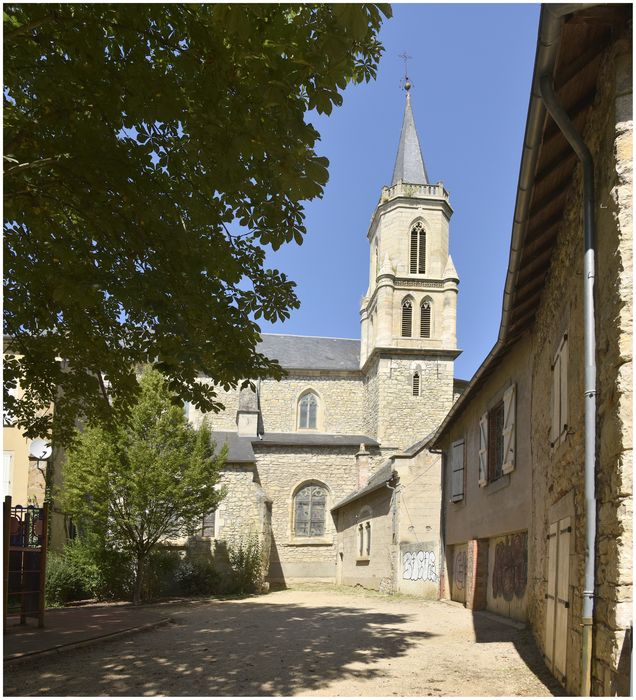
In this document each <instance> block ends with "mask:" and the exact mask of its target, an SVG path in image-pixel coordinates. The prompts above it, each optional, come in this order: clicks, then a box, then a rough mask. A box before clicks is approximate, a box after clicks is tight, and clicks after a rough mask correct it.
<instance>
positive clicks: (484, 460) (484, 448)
mask: <svg viewBox="0 0 636 700" xmlns="http://www.w3.org/2000/svg"><path fill="white" fill-rule="evenodd" d="M487 483H488V414H487V413H484V415H483V416H482V417H481V418H480V419H479V485H480V486H486V484H487Z"/></svg>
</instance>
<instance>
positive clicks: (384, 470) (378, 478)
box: [331, 459, 395, 512]
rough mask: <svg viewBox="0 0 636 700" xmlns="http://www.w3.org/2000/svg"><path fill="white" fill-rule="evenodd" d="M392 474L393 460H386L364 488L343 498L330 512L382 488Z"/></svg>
mask: <svg viewBox="0 0 636 700" xmlns="http://www.w3.org/2000/svg"><path fill="white" fill-rule="evenodd" d="M394 473H395V472H394V469H393V460H392V459H388V460H387V461H386V462H385V463H384V464H383V465H382V466H381V467H380V468H379V469H378V470H377V471H376V472H374V473H373V474H372V475H371V478H370V479H369V483H368V484H367V485H366V486H363V487H362V488H361V489H357V490H356V491H352V492H351V493H350V494H349V495H348V496H345V498H343V499H342V501H340V502H339V503H336V505H335V506H334V507H333V508H332V509H331V512H333V511H334V510H338V509H339V508H342V506H345V505H347V503H351V502H352V501H357V500H358V498H361V497H362V496H366V495H367V494H368V493H371V492H373V491H375V490H376V489H379V488H382V487H383V486H384V484H386V482H387V481H389V480H390V479H391V477H392V476H393V474H394Z"/></svg>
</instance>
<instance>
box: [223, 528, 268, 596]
mask: <svg viewBox="0 0 636 700" xmlns="http://www.w3.org/2000/svg"><path fill="white" fill-rule="evenodd" d="M227 549H228V556H229V560H230V566H231V567H232V578H231V582H230V585H231V590H230V591H228V592H231V593H241V594H243V593H254V592H255V591H257V590H259V588H260V585H261V583H262V578H263V551H262V548H261V545H260V542H259V541H258V537H256V536H255V535H253V536H251V537H249V538H248V539H247V540H242V539H241V540H238V541H236V542H233V543H228V547H227Z"/></svg>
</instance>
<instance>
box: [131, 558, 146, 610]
mask: <svg viewBox="0 0 636 700" xmlns="http://www.w3.org/2000/svg"><path fill="white" fill-rule="evenodd" d="M145 558H146V557H145V555H144V554H138V555H137V563H136V566H135V583H134V586H133V601H132V602H133V605H139V604H140V603H141V602H142V601H141V597H142V586H143V582H144V564H145Z"/></svg>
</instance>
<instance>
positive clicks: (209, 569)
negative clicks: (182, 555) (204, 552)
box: [175, 559, 220, 595]
mask: <svg viewBox="0 0 636 700" xmlns="http://www.w3.org/2000/svg"><path fill="white" fill-rule="evenodd" d="M175 584H176V587H177V590H178V591H179V594H180V595H211V594H213V593H219V591H220V576H219V574H218V573H217V571H216V569H215V568H214V564H213V563H212V562H211V561H208V560H205V559H184V560H183V561H182V562H181V563H180V564H179V567H178V568H177V570H176V571H175Z"/></svg>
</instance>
